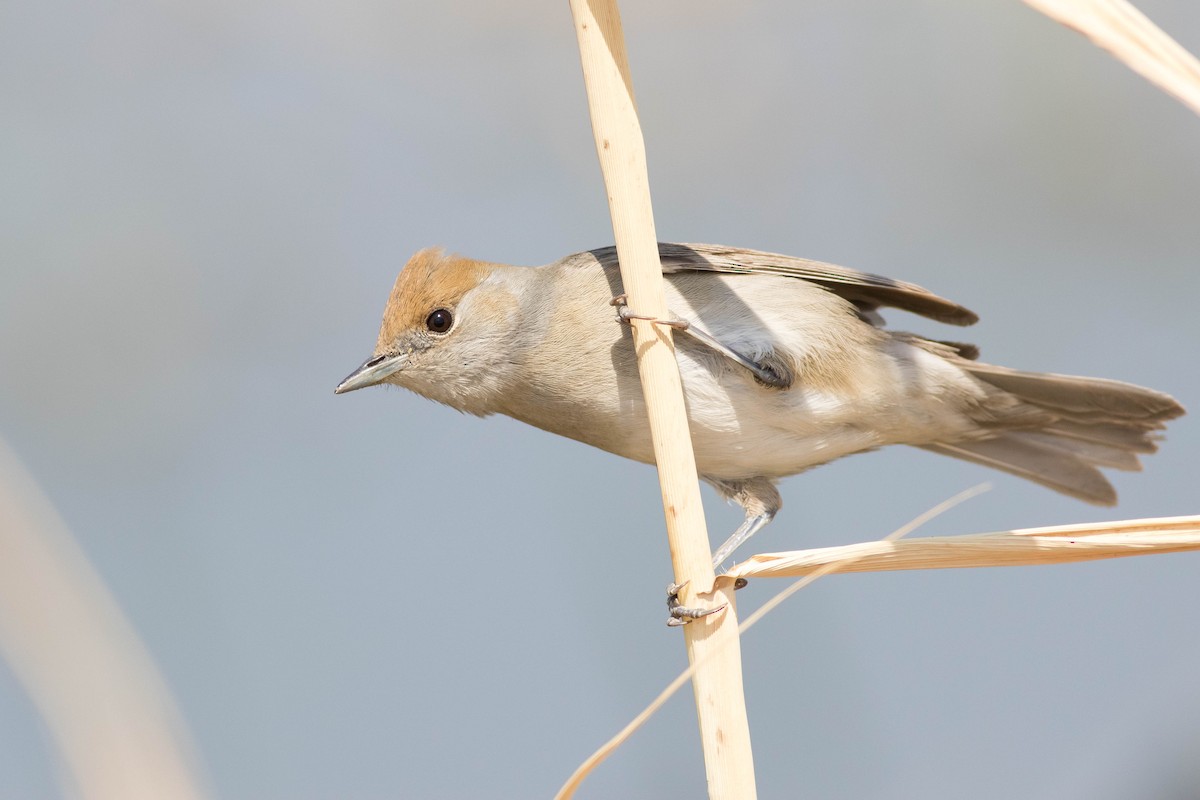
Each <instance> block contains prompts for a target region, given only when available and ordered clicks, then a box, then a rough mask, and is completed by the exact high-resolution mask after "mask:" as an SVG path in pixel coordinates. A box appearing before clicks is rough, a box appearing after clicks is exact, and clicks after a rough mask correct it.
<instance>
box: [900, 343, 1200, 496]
mask: <svg viewBox="0 0 1200 800" xmlns="http://www.w3.org/2000/svg"><path fill="white" fill-rule="evenodd" d="M960 366H962V368H963V369H964V370H966V371H967V372H969V373H971V374H972V375H973V376H975V377H976V378H977V379H979V380H980V381H981V382H983V383H985V384H988V385H989V386H991V387H994V388H996V389H999V390H1000V392H999V393H998V394H1000V395H1001V396H1005V395H1007V398H1006V399H1010V400H1011V398H1015V399H1016V400H1018V401H1020V402H1019V404H1018V405H1019V407H1020V413H1016V414H1013V415H1011V416H1010V415H1008V414H1004V415H1002V416H1001V417H1000V418H997V419H994V420H989V423H991V424H988V423H984V425H985V427H991V429H992V430H993V431H994V434H993V435H991V436H989V437H987V438H982V439H975V440H970V441H960V442H951V443H938V444H930V445H923V447H924V449H926V450H931V451H933V452H935V453H941V454H943V455H948V456H953V457H955V458H960V459H963V460H965V461H972V462H974V463H976V464H983V465H984V466H988V467H993V468H995V469H999V470H1003V471H1004V472H1008V473H1011V474H1013V475H1017V476H1019V477H1021V478H1026V479H1028V480H1031V481H1035V482H1036V483H1040V484H1042V485H1043V486H1047V487H1049V488H1051V489H1054V490H1055V491H1058V492H1062V493H1063V494H1067V495H1070V496H1072V497H1077V498H1079V499H1080V500H1086V501H1087V502H1089V503H1095V504H1097V505H1105V506H1110V505H1114V504H1115V503H1116V502H1117V493H1116V490H1114V489H1113V487H1112V484H1110V483H1109V482H1108V479H1107V478H1105V477H1104V475H1102V474H1101V473H1100V470H1099V469H1097V468H1098V467H1112V468H1114V469H1121V470H1139V469H1141V468H1142V465H1141V462H1140V461H1139V460H1138V456H1139V455H1142V454H1147V453H1153V452H1155V451H1156V450H1157V449H1158V440H1159V438H1160V436H1159V434H1158V432H1159V431H1161V430H1162V429H1163V427H1164V423H1166V421H1167V420H1170V419H1174V418H1175V417H1178V416H1180V415H1182V414H1183V413H1184V408H1183V406H1181V405H1180V404H1179V403H1178V402H1176V401H1175V399H1174V398H1173V397H1171V396H1170V395H1167V394H1163V393H1162V392H1156V391H1154V390H1153V389H1146V388H1144V387H1141V386H1135V385H1133V384H1130V383H1122V382H1120V381H1112V380H1105V379H1102V378H1081V377H1076V376H1073V375H1055V374H1052V373H1038V372H1019V371H1017V370H1012V369H1007V368H1005V367H996V366H993V365H991V364H980V363H978V362H973V361H966V360H963V361H962V362H960ZM1006 420H1007V421H1006ZM993 425H994V427H992V426H993ZM1010 425H1015V427H1010Z"/></svg>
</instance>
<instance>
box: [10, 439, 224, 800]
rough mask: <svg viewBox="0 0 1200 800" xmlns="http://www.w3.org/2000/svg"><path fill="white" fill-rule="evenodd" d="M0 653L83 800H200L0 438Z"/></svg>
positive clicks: (120, 621)
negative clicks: (29, 699) (31, 705)
mask: <svg viewBox="0 0 1200 800" xmlns="http://www.w3.org/2000/svg"><path fill="white" fill-rule="evenodd" d="M0 552H2V553H3V554H4V555H3V558H0V655H2V656H3V657H4V658H5V660H7V662H8V664H9V666H11V667H12V672H13V674H14V675H15V676H16V677H17V680H18V681H20V682H21V684H22V685H23V686H24V687H25V690H26V691H28V692H29V695H30V697H32V698H33V702H34V704H35V705H36V706H37V709H38V711H39V712H40V713H41V716H42V719H43V720H44V721H45V723H46V727H47V729H48V730H49V731H50V735H51V736H52V738H53V740H54V743H55V745H56V746H57V747H58V750H59V752H60V753H61V755H62V758H63V762H64V763H65V764H66V767H67V769H68V770H69V772H70V776H71V778H72V779H73V782H74V786H71V787H69V790H67V791H65V792H64V794H66V795H69V796H72V797H75V796H78V797H81V798H86V799H87V800H109V798H112V800H118V799H119V800H141V799H142V798H144V799H145V800H158V799H159V798H171V799H172V800H191V799H195V800H199V798H201V797H203V796H204V794H205V793H204V791H203V789H202V787H201V782H200V780H199V778H198V776H197V775H196V772H195V768H194V766H193V759H192V752H191V751H192V748H191V745H190V743H189V741H188V736H187V734H186V733H185V732H184V729H183V724H182V722H181V719H180V716H179V714H178V711H177V710H176V708H175V703H174V701H173V700H172V699H171V697H170V694H169V692H168V690H167V687H166V684H165V683H164V681H163V679H162V677H161V676H160V675H159V673H158V669H157V668H156V667H155V665H154V663H153V661H152V660H151V658H150V655H149V653H147V652H146V649H145V647H144V646H143V645H142V643H141V641H140V640H139V639H138V637H137V634H136V633H135V632H134V630H133V627H132V626H131V625H130V624H129V622H128V620H126V619H125V616H124V615H123V614H122V613H121V610H120V609H119V608H118V607H117V604H116V601H115V600H114V599H113V597H112V595H111V594H110V593H109V592H108V590H107V589H106V588H105V586H104V584H103V583H102V582H101V580H100V577H99V576H98V575H97V574H96V573H95V572H94V571H93V570H92V568H91V566H90V565H89V564H88V562H87V560H86V558H85V556H84V554H83V552H82V551H81V550H80V549H79V547H78V546H77V545H76V544H75V543H74V541H73V540H72V539H71V536H70V534H69V533H68V532H67V530H66V526H65V525H64V523H63V522H62V520H61V519H59V517H58V514H56V513H55V511H54V509H53V507H52V506H51V505H50V502H49V501H48V500H47V499H46V498H45V497H44V496H43V495H42V493H41V490H40V489H39V488H38V486H37V484H36V483H34V481H33V479H32V478H31V477H30V476H29V475H28V474H27V473H26V472H25V471H24V469H23V468H22V467H21V465H20V464H19V463H18V462H17V460H16V457H15V456H13V455H12V454H11V453H10V452H9V451H8V449H7V446H6V445H5V444H4V442H3V441H2V440H0Z"/></svg>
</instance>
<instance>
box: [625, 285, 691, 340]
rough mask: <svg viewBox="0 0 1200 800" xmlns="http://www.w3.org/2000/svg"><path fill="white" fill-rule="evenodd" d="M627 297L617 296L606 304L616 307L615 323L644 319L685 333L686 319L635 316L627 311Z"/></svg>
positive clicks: (687, 324)
mask: <svg viewBox="0 0 1200 800" xmlns="http://www.w3.org/2000/svg"><path fill="white" fill-rule="evenodd" d="M628 299H629V298H628V296H627V295H624V294H619V295H617V296H616V297H614V298H613V299H612V300H610V301H609V302H608V304H609V305H610V306H616V307H617V321H618V322H624V323H627V324H628V322H629V321H630V320H634V319H644V320H646V321H647V322H653V323H654V324H655V325H666V326H667V327H668V328H674V329H676V330H680V331H686V330H687V329H688V328H689V327H690V325H689V323H688V321H687V320H686V319H660V318H658V317H648V316H646V315H645V314H635V313H633V312H632V311H630V310H629V306H628V305H626V301H627V300H628Z"/></svg>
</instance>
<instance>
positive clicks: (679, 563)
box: [571, 0, 756, 800]
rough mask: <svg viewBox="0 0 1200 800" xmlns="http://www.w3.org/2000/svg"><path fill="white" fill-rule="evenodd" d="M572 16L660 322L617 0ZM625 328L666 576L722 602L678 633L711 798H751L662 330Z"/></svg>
mask: <svg viewBox="0 0 1200 800" xmlns="http://www.w3.org/2000/svg"><path fill="white" fill-rule="evenodd" d="M571 14H572V17H573V19H574V23H575V33H576V35H577V37H578V40H579V53H580V60H581V62H582V65H583V77H584V84H585V86H586V89H587V97H588V108H589V110H590V111H591V116H592V131H593V133H594V134H595V138H596V152H597V154H598V155H599V157H600V168H601V171H602V172H603V175H604V184H605V187H606V188H607V190H608V203H609V212H610V213H611V215H612V223H613V233H614V236H615V239H616V245H617V254H618V257H619V259H620V262H621V280H622V283H623V288H624V292H625V294H626V300H627V303H628V305H629V308H630V310H631V311H633V312H634V314H635V315H637V316H642V317H650V318H653V319H667V317H668V313H667V308H666V298H665V295H664V292H663V282H662V267H661V265H660V264H659V259H658V245H657V236H656V235H655V232H654V217H653V212H652V209H651V204H650V185H649V178H648V176H647V171H646V151H645V144H644V142H643V140H642V132H641V126H640V124H639V122H638V116H637V107H636V105H635V101H634V96H633V82H632V80H631V78H630V73H629V64H628V61H627V59H626V55H625V42H624V34H623V33H622V30H621V19H620V14H619V12H618V10H617V4H616V2H615V0H571ZM632 324H633V342H634V347H635V348H636V352H637V359H638V369H639V372H640V373H641V380H642V391H643V393H644V394H645V397H646V405H647V407H648V410H649V415H650V432H651V436H652V438H653V440H654V456H655V460H656V462H657V464H658V472H659V481H660V483H661V486H662V496H663V508H664V510H665V512H666V522H667V538H668V541H669V543H670V548H671V560H672V564H673V567H674V574H675V580H676V581H677V582H684V581H688V582H689V583H688V585H687V587H686V589H685V594H684V596H683V598H682V599H683V601H684V602H685V604H688V605H707V604H721V603H726V604H728V605H727V608H726V610H725V611H724V612H721V613H718V614H714V615H712V616H709V617H706V618H704V619H702V620H699V621H697V622H694V623H692V624H690V625H687V626H685V627H684V629H683V634H684V639H685V641H686V643H687V649H688V658H689V660H690V661H691V662H693V663H696V662H701V663H703V665H704V667H703V669H701V670H699V671H698V672H697V674H696V676H695V678H694V679H693V682H692V686H693V689H694V691H695V696H696V710H697V715H698V717H699V723H700V734H701V743H702V745H703V748H704V762H705V768H706V771H707V776H708V791H709V797H710V798H721V800H725V799H726V798H753V797H755V796H756V789H755V783H754V766H753V760H752V758H751V752H750V729H749V724H748V722H747V718H746V707H745V700H744V696H743V691H742V670H741V648H740V646H739V643H738V639H737V637H738V632H737V619H736V614H735V613H734V604H733V596H732V595H733V592H732V591H731V590H727V589H722V590H720V591H717V592H714V593H713V594H712V595H711V596H704V595H703V593H706V592H708V591H709V589H710V587H711V586H712V583H713V569H712V563H711V561H710V555H709V544H708V533H707V530H706V528H705V524H704V511H703V507H702V505H701V501H700V487H699V483H698V479H697V476H696V464H695V456H694V454H693V452H692V442H691V436H690V435H689V433H688V427H687V415H686V410H685V407H684V403H683V389H682V386H681V383H680V379H679V367H678V364H677V363H676V361H675V349H674V345H673V343H672V340H671V331H670V328H668V327H667V326H664V325H659V324H656V323H655V322H652V321H649V320H636V319H635V320H632ZM698 593H700V594H701V596H699V597H698V596H697V594H698ZM710 654H711V657H710Z"/></svg>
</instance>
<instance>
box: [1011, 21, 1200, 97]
mask: <svg viewBox="0 0 1200 800" xmlns="http://www.w3.org/2000/svg"><path fill="white" fill-rule="evenodd" d="M1025 2H1026V4H1028V5H1030V6H1032V7H1033V8H1036V9H1037V10H1038V11H1041V12H1042V13H1043V14H1045V15H1046V16H1048V17H1050V18H1051V19H1054V20H1057V21H1058V22H1061V23H1062V24H1063V25H1066V26H1068V27H1071V28H1074V29H1075V30H1077V31H1079V32H1080V33H1082V34H1083V35H1084V36H1086V37H1088V38H1089V39H1091V40H1092V41H1093V42H1094V43H1095V44H1096V45H1097V46H1099V47H1102V48H1104V49H1105V50H1107V51H1108V52H1110V53H1112V55H1113V56H1114V57H1115V58H1117V59H1118V60H1119V61H1122V62H1123V63H1124V64H1125V65H1126V66H1128V67H1129V68H1130V69H1132V70H1133V71H1134V72H1137V73H1138V74H1139V75H1141V76H1142V77H1144V78H1145V79H1146V80H1148V81H1150V82H1151V83H1153V84H1154V85H1156V86H1158V87H1159V88H1160V89H1162V90H1163V91H1164V92H1167V93H1168V94H1171V95H1173V96H1174V97H1176V98H1177V99H1178V100H1179V101H1180V102H1181V103H1183V104H1184V105H1186V106H1188V107H1189V108H1191V109H1192V111H1194V112H1196V113H1197V114H1200V61H1198V60H1197V59H1196V57H1195V56H1194V55H1192V54H1191V53H1189V52H1188V51H1187V50H1185V49H1183V47H1181V46H1180V45H1179V43H1178V42H1176V41H1175V40H1174V39H1172V38H1171V37H1170V36H1168V35H1167V34H1166V33H1164V32H1163V31H1162V30H1161V29H1160V28H1159V27H1158V26H1156V25H1155V24H1154V23H1153V22H1151V21H1150V20H1149V19H1148V18H1147V17H1146V15H1145V14H1143V13H1142V12H1140V11H1138V10H1137V9H1136V8H1134V7H1133V6H1132V5H1130V4H1129V3H1128V2H1126V0H1025Z"/></svg>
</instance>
